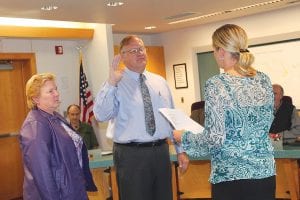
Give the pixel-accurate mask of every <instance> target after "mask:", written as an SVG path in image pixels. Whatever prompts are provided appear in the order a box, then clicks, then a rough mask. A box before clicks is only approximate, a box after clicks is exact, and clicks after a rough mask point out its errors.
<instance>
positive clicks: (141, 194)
mask: <svg viewBox="0 0 300 200" xmlns="http://www.w3.org/2000/svg"><path fill="white" fill-rule="evenodd" d="M121 60H122V61H123V63H124V64H125V66H126V67H125V69H123V70H120V69H119V62H120V61H121ZM146 64H147V54H146V48H145V46H144V43H143V41H142V40H141V39H140V38H138V37H137V36H127V37H125V38H124V39H123V40H122V41H121V44H120V54H119V55H117V56H115V58H114V60H113V62H112V65H111V67H110V72H109V78H108V80H107V81H106V82H105V83H104V84H103V86H102V88H101V89H100V92H99V93H98V95H97V97H96V101H95V105H94V114H95V117H96V119H97V120H99V121H108V120H109V128H108V131H109V133H108V134H110V135H111V136H112V137H113V141H114V152H113V155H114V165H115V167H116V172H117V182H118V187H119V196H120V199H121V200H141V199H143V200H171V199H172V184H171V183H172V182H171V179H172V173H171V163H170V155H169V147H168V144H167V142H166V139H167V138H168V137H170V136H171V134H172V128H171V127H170V124H169V123H168V121H167V120H166V119H165V118H164V117H163V116H162V115H161V114H160V113H159V111H158V109H159V108H165V107H166V108H173V107H174V103H173V99H172V95H171V91H170V89H169V87H168V85H167V82H166V81H165V80H164V79H163V78H162V77H160V76H158V75H156V74H153V73H150V72H148V71H147V70H146V69H145V67H146ZM140 74H143V75H144V77H145V84H146V86H147V87H148V90H149V93H150V97H151V102H152V108H153V113H154V119H155V131H154V133H153V134H149V133H148V132H147V129H146V124H145V120H144V119H145V111H144V102H143V98H142V92H141V88H140V82H139V77H140ZM146 114H148V113H146ZM175 148H176V151H177V153H178V162H179V166H180V168H181V169H182V170H183V171H185V170H186V169H187V166H188V162H189V160H188V157H187V155H186V154H185V153H184V152H183V150H182V148H181V147H180V146H176V145H175Z"/></svg>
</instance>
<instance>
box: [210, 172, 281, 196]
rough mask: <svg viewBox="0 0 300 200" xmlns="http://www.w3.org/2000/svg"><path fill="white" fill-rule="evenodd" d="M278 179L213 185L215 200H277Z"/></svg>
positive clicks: (271, 178) (249, 180)
mask: <svg viewBox="0 0 300 200" xmlns="http://www.w3.org/2000/svg"><path fill="white" fill-rule="evenodd" d="M275 190H276V179H275V176H271V177H268V178H264V179H245V180H235V181H227V182H221V183H217V184H212V198H213V200H275Z"/></svg>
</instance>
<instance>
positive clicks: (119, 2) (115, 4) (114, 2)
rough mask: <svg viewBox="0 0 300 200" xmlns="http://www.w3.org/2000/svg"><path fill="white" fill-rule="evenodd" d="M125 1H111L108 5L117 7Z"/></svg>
mask: <svg viewBox="0 0 300 200" xmlns="http://www.w3.org/2000/svg"><path fill="white" fill-rule="evenodd" d="M123 4H124V3H123V2H122V1H111V2H108V3H107V4H106V5H107V6H108V7H117V6H122V5H123Z"/></svg>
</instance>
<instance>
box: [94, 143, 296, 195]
mask: <svg viewBox="0 0 300 200" xmlns="http://www.w3.org/2000/svg"><path fill="white" fill-rule="evenodd" d="M170 152H171V161H172V173H173V180H172V181H173V183H172V185H173V199H174V200H177V199H178V194H177V191H178V189H179V190H180V191H182V189H183V190H184V185H182V184H181V182H182V183H184V181H185V182H187V183H189V185H188V186H187V187H191V183H190V182H189V181H190V180H188V178H186V179H185V180H184V179H183V178H182V177H180V176H181V175H179V178H176V177H177V175H178V174H177V170H176V165H175V163H176V161H177V157H176V155H175V154H174V150H173V148H170ZM275 159H276V167H277V176H276V181H277V185H276V197H277V198H290V199H291V200H298V199H299V176H298V163H297V159H300V146H299V147H296V146H285V147H284V149H283V150H275ZM199 162H201V165H198V164H197V163H199ZM203 166H204V167H205V169H206V170H203V169H201V167H203ZM90 167H91V169H98V168H108V167H111V173H110V182H111V183H110V184H111V189H112V196H113V199H114V200H119V197H118V187H117V183H116V172H115V169H114V167H113V157H112V155H108V156H102V157H101V159H98V160H91V161H90ZM193 167H195V168H194V170H192V169H193ZM208 167H210V159H209V157H203V158H199V159H192V160H191V170H190V169H189V170H188V172H187V173H186V174H184V175H183V176H186V177H188V176H189V171H190V172H191V173H197V174H198V175H200V177H206V178H205V180H198V181H200V183H199V184H198V185H197V184H196V185H195V188H196V189H195V191H193V194H192V195H191V196H189V198H210V184H209V182H208V176H209V169H208ZM198 175H196V174H190V176H191V177H199V176H198ZM94 178H95V177H94ZM199 179H203V178H199ZM177 180H178V182H179V183H178V182H177ZM193 184H194V183H193ZM178 186H179V188H178ZM201 189H202V190H203V189H204V190H205V191H201ZM182 192H184V193H185V195H188V194H187V193H186V192H185V191H182ZM184 197H185V198H188V196H184Z"/></svg>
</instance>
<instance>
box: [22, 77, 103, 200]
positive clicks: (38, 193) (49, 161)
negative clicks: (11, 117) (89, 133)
mask: <svg viewBox="0 0 300 200" xmlns="http://www.w3.org/2000/svg"><path fill="white" fill-rule="evenodd" d="M26 99H27V105H28V108H30V109H31V110H30V112H29V113H28V115H27V117H26V119H25V121H24V122H23V125H22V128H21V131H20V144H21V149H22V156H23V163H24V171H25V173H24V183H23V198H24V200H29V199H30V200H31V199H57V200H74V199H78V200H79V199H80V200H84V199H88V197H87V193H86V190H87V191H96V190H97V188H96V186H95V184H94V182H93V179H92V175H91V172H90V170H89V164H88V157H87V150H86V147H85V145H84V144H83V141H82V138H81V137H80V136H79V135H78V134H77V133H76V131H75V130H74V129H73V128H72V127H71V126H70V125H69V124H68V122H67V121H66V120H65V119H64V118H63V117H62V116H61V115H60V114H59V113H57V112H56V110H57V108H58V107H59V104H60V100H59V92H58V90H57V86H56V83H55V76H54V75H53V74H51V73H42V74H36V75H33V76H32V77H31V78H30V79H29V80H28V81H27V83H26Z"/></svg>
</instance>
